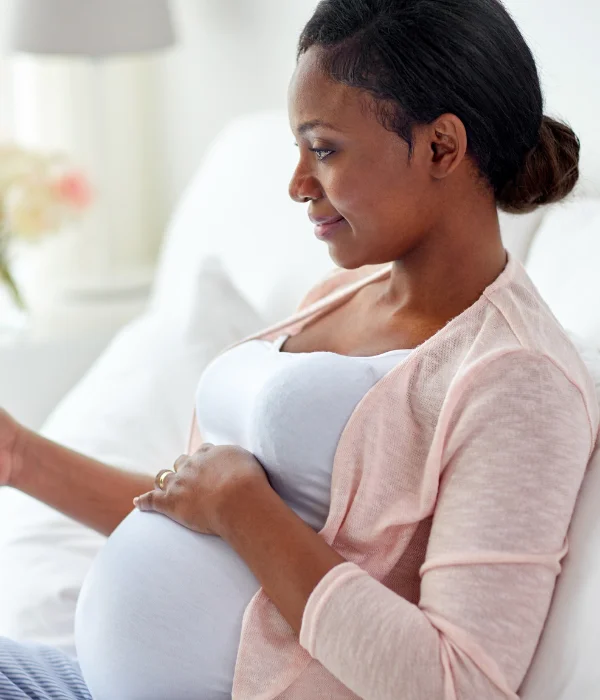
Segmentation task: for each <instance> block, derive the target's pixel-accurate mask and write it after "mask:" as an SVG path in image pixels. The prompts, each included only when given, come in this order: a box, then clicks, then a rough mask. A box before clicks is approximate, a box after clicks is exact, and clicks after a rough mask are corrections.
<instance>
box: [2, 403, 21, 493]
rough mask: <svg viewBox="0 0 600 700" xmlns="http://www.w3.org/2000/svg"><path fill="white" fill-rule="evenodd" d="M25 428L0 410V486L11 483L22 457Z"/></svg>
mask: <svg viewBox="0 0 600 700" xmlns="http://www.w3.org/2000/svg"><path fill="white" fill-rule="evenodd" d="M24 435H25V428H24V427H23V426H22V425H21V424H20V423H18V422H17V421H16V420H15V419H14V418H13V417H12V416H11V415H10V414H9V413H8V412H7V411H5V410H4V409H3V408H0V486H7V485H9V484H11V483H13V479H14V477H15V475H16V472H17V470H18V469H19V465H20V463H21V459H22V455H21V448H22V445H23V442H24V440H23V438H24Z"/></svg>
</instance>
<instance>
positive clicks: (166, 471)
mask: <svg viewBox="0 0 600 700" xmlns="http://www.w3.org/2000/svg"><path fill="white" fill-rule="evenodd" d="M168 474H175V472H174V471H173V470H172V469H164V470H163V471H162V472H161V475H160V476H159V477H158V488H159V489H160V490H161V491H164V489H165V479H166V478H167V475H168Z"/></svg>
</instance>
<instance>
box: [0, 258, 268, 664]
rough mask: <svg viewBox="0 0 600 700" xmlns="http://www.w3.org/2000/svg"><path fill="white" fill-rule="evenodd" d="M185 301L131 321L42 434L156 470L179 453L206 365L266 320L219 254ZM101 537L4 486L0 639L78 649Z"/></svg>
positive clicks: (135, 467)
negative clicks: (78, 616)
mask: <svg viewBox="0 0 600 700" xmlns="http://www.w3.org/2000/svg"><path fill="white" fill-rule="evenodd" d="M192 291H193V296H192V299H191V300H190V301H189V303H183V302H182V303H181V304H180V306H178V307H177V308H174V309H170V310H168V312H163V313H161V312H152V313H150V312H149V313H148V314H145V315H143V316H141V317H139V318H138V319H136V320H134V321H132V322H131V323H129V324H128V325H127V326H126V327H125V328H123V329H122V330H121V331H120V332H119V333H118V335H117V336H116V337H115V338H114V340H113V341H112V343H111V344H110V346H109V347H108V348H107V349H106V350H105V352H104V353H103V354H102V356H101V357H100V358H99V359H98V360H97V361H96V362H95V364H94V365H93V366H92V367H91V368H90V370H89V371H88V373H87V374H86V375H85V376H84V377H83V379H82V380H81V381H80V382H79V383H78V384H77V386H75V387H74V388H73V390H72V391H71V392H70V393H69V394H68V395H67V396H66V397H65V398H64V399H63V400H62V401H61V402H60V404H59V405H58V406H57V407H56V408H55V410H54V411H53V413H52V414H51V415H50V416H49V417H48V419H47V421H46V422H45V424H44V425H43V426H42V428H41V430H40V433H41V434H42V435H44V436H45V437H47V438H49V439H51V440H54V441H56V442H59V443H61V444H63V445H66V446H67V447H69V448H71V449H74V450H77V451H79V452H82V453H84V454H86V455H89V456H91V457H93V458H95V459H99V460H101V461H103V462H105V463H108V464H111V465H114V466H118V467H122V468H126V469H130V470H132V471H136V472H147V473H149V474H155V473H156V472H157V471H158V470H159V469H161V468H163V467H165V466H170V465H171V464H172V463H173V460H174V459H175V458H176V457H177V456H179V455H180V454H182V453H183V452H185V450H186V448H187V438H188V433H189V429H190V426H191V419H192V411H193V406H194V395H195V391H196V386H197V383H198V379H199V377H200V374H201V373H202V371H203V369H204V367H205V366H206V365H207V364H208V363H209V362H210V360H211V359H212V358H214V356H215V355H217V354H218V352H220V351H221V350H222V349H224V348H225V347H227V346H228V345H230V344H231V343H234V342H235V341H237V340H240V339H242V338H243V337H245V336H246V335H249V334H250V333H253V332H255V331H257V330H259V329H260V328H263V327H264V326H266V325H267V324H266V323H264V321H263V319H262V318H260V317H259V316H258V314H257V313H256V312H255V311H254V309H253V308H252V307H251V306H250V304H248V302H247V301H246V300H245V299H244V298H243V297H242V296H241V294H240V293H239V292H238V291H237V289H236V288H235V287H234V286H233V285H232V283H231V281H230V280H229V279H228V277H227V276H226V275H225V273H224V271H223V269H222V266H221V263H220V262H219V261H218V260H217V259H216V258H206V259H205V261H204V263H203V265H202V268H201V270H200V274H199V275H198V277H197V279H196V282H195V288H194V289H193V290H192ZM104 542H105V538H104V537H103V536H101V535H100V534H98V533H96V532H94V531H92V530H90V529H88V528H86V527H84V526H83V525H80V524H79V523H77V522H75V521H73V520H71V519H69V518H67V517H65V516H63V515H61V514H60V513H58V512H57V511H55V510H53V509H51V508H49V507H47V506H45V505H44V504H42V503H40V502H38V501H35V500H34V499H32V498H30V497H28V496H25V495H24V494H22V493H19V492H17V491H13V490H11V489H2V490H0V572H2V575H0V635H5V636H8V637H11V638H13V639H18V640H25V639H31V640H35V641H39V642H43V643H46V644H52V645H54V646H57V647H59V648H61V649H63V650H65V651H66V652H67V653H69V654H72V655H74V654H75V651H74V642H73V620H74V611H75V604H76V601H77V597H78V595H79V590H80V587H81V584H82V582H83V579H84V577H85V575H86V573H87V570H88V568H89V566H90V564H91V562H92V560H93V558H94V556H95V555H96V554H97V552H98V551H99V549H100V548H101V547H102V545H103V544H104Z"/></svg>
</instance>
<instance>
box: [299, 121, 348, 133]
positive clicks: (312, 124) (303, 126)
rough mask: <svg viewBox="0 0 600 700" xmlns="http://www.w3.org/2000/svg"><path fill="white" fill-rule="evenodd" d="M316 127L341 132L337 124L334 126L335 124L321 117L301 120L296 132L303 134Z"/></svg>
mask: <svg viewBox="0 0 600 700" xmlns="http://www.w3.org/2000/svg"><path fill="white" fill-rule="evenodd" d="M317 127H322V128H324V129H332V130H333V131H340V132H343V129H340V128H339V127H338V126H335V124H331V123H330V122H326V121H323V120H322V119H311V120H310V121H307V122H303V123H302V124H300V126H299V127H298V133H299V134H305V133H306V132H307V131H312V130H313V129H316V128H317Z"/></svg>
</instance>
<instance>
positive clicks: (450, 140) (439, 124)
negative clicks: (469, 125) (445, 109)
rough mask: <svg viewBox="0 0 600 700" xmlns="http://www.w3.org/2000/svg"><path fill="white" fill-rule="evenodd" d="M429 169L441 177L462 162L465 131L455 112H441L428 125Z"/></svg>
mask: <svg viewBox="0 0 600 700" xmlns="http://www.w3.org/2000/svg"><path fill="white" fill-rule="evenodd" d="M427 137H428V139H429V147H430V164H429V165H430V171H431V175H432V177H434V178H436V179H441V178H444V177H447V176H448V175H450V174H451V173H452V172H454V170H456V168H457V167H458V166H459V165H460V164H461V163H462V161H463V159H464V157H465V153H466V152H467V131H466V129H465V125H464V124H463V123H462V121H461V120H460V119H459V118H458V117H457V116H456V115H455V114H442V115H441V116H439V117H438V118H437V119H436V120H435V121H434V122H432V123H431V124H429V125H428V135H427Z"/></svg>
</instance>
